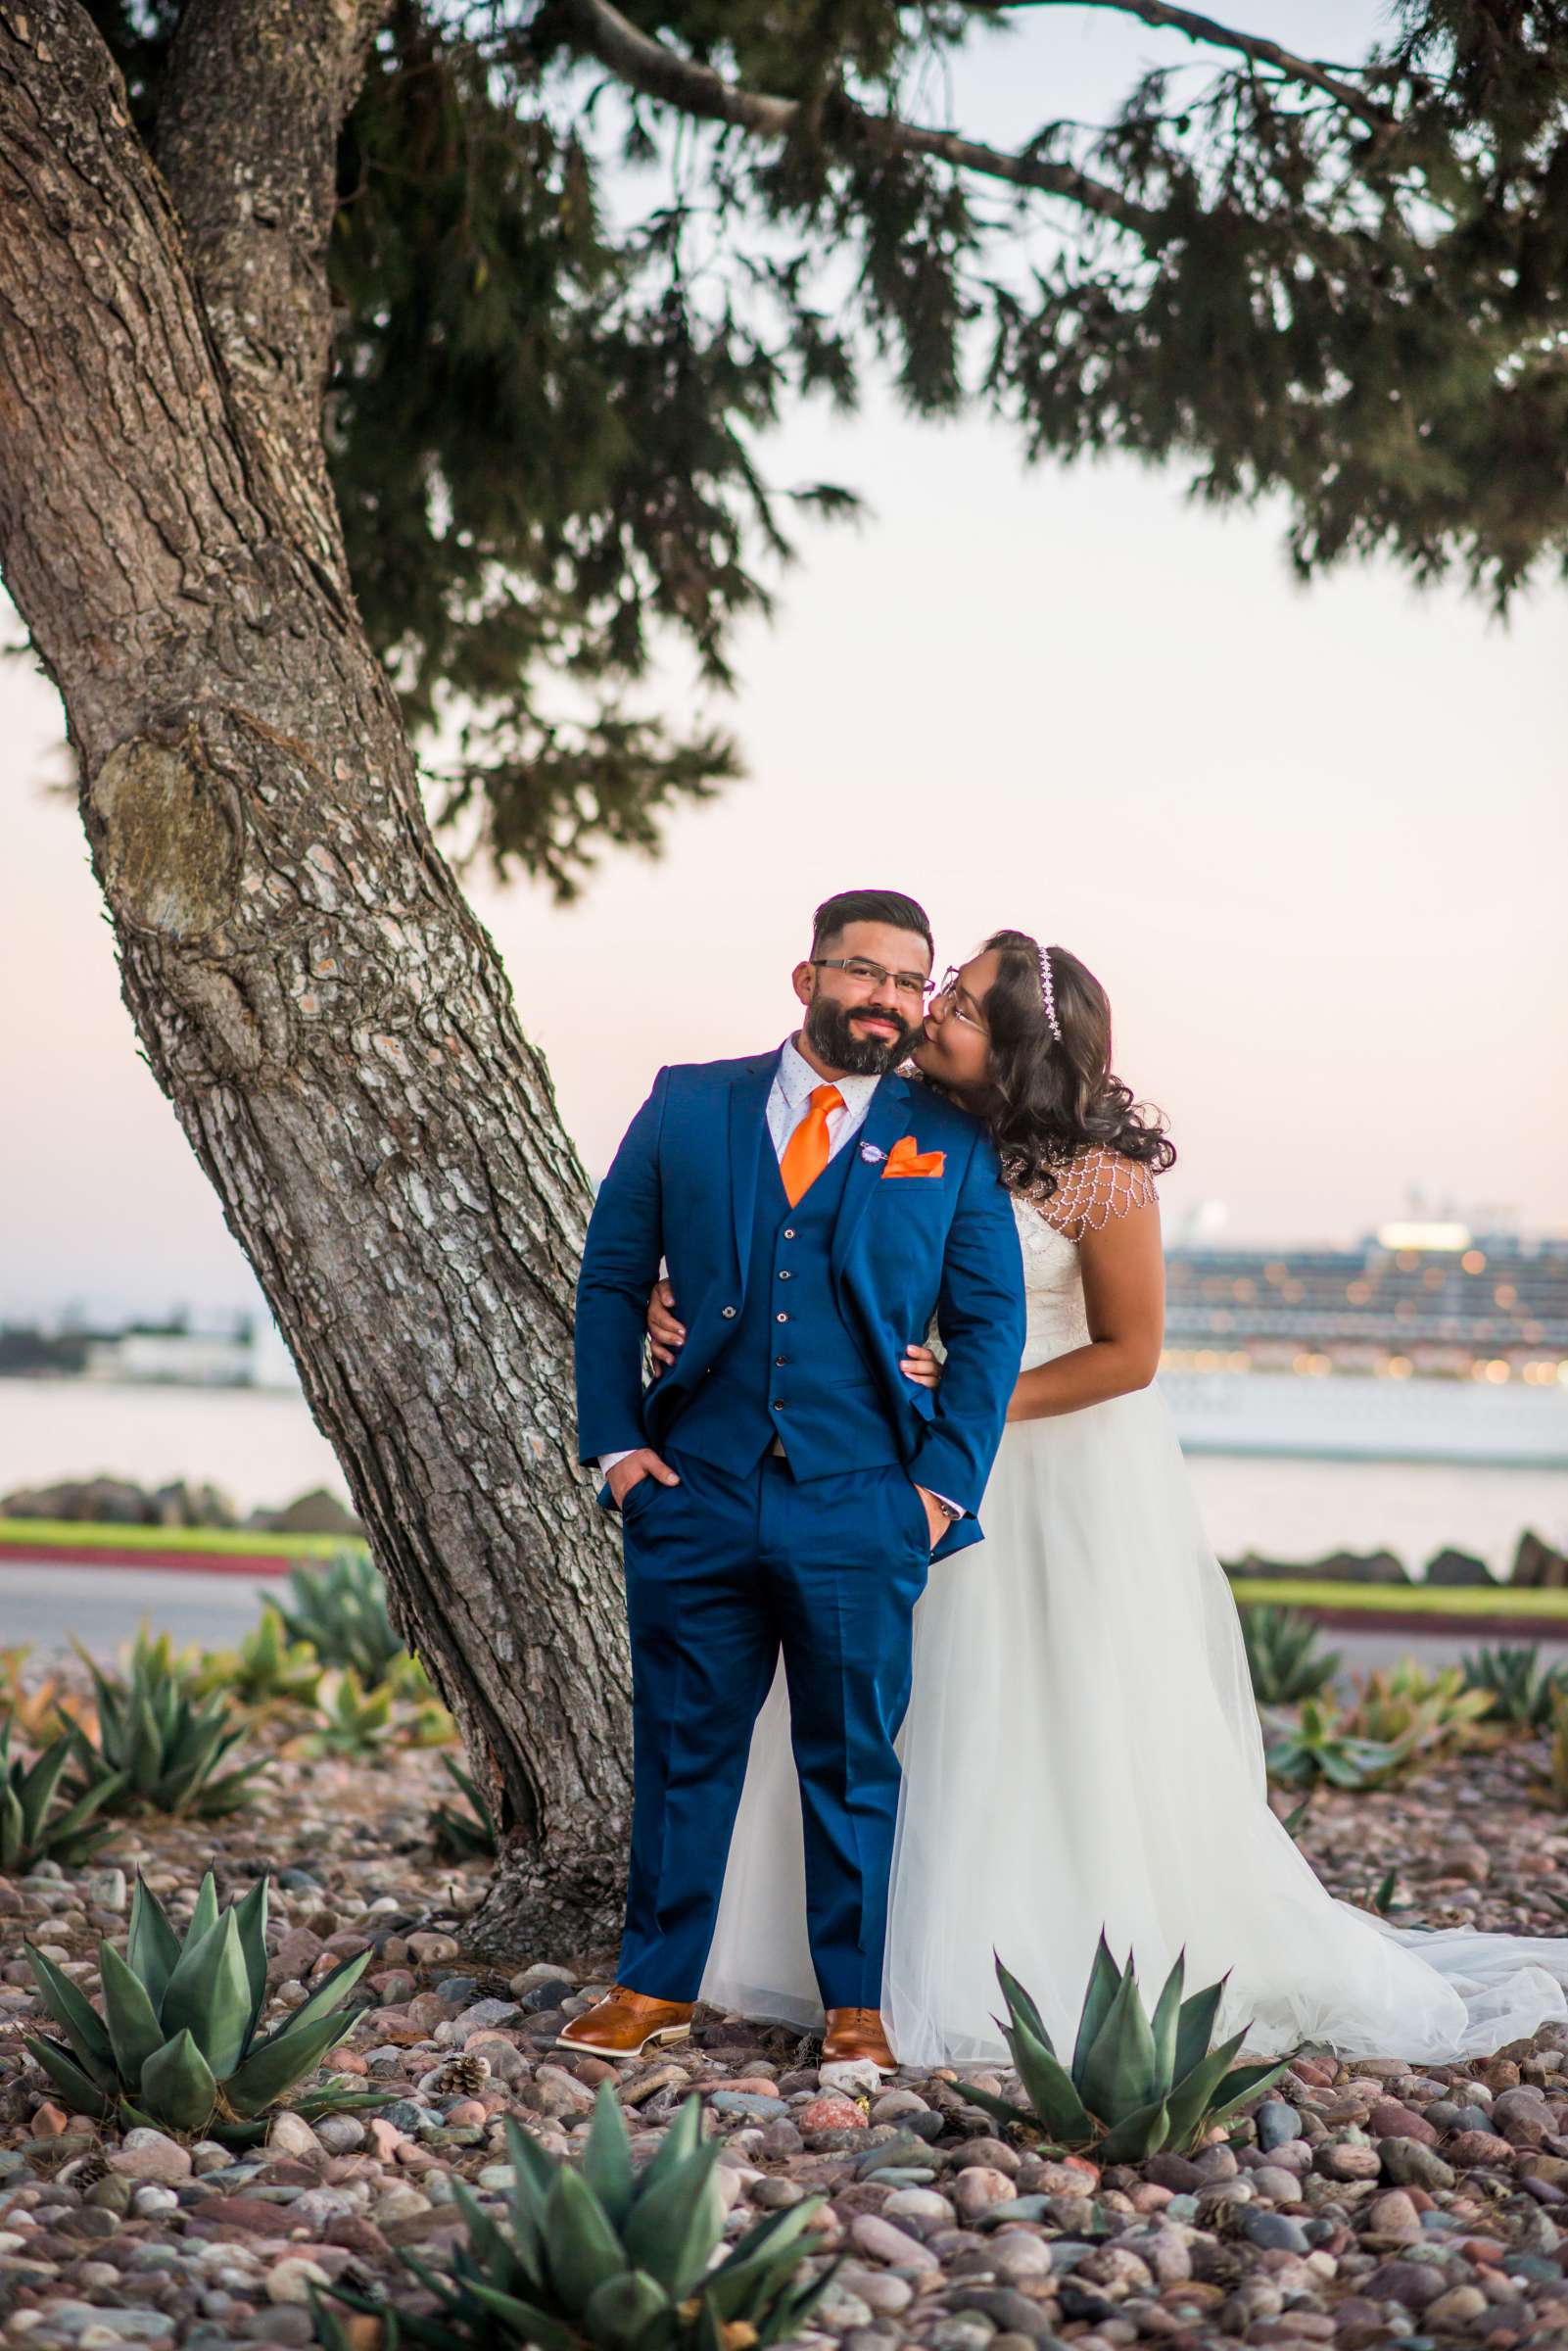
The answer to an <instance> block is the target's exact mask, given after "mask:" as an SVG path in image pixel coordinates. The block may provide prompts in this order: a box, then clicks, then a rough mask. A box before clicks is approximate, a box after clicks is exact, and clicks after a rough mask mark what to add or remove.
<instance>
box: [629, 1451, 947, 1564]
mask: <svg viewBox="0 0 1568 2351" xmlns="http://www.w3.org/2000/svg"><path fill="white" fill-rule="evenodd" d="M645 1477H656V1478H657V1479H658V1481H659V1483H660V1485H661V1486H678V1485H679V1484H680V1482H681V1480H680V1479H679V1478H678V1477H677V1476H676V1474H675V1471H674V1470H673V1469H672V1468H671V1467H670V1464H669V1463H668V1462H661V1461H660V1459H659V1457H658V1455H657V1454H656V1453H655V1452H654V1450H653V1448H652V1446H651V1445H641V1446H639V1448H638V1450H637V1452H636V1453H629V1454H628V1455H627V1457H626V1459H625V1461H624V1462H617V1463H616V1464H615V1466H614V1468H613V1469H612V1470H610V1472H609V1474H608V1477H607V1480H606V1483H607V1484H608V1486H609V1489H610V1498H611V1500H612V1501H613V1502H614V1504H615V1507H616V1509H617V1510H619V1509H620V1507H621V1505H622V1503H623V1502H624V1501H625V1500H626V1497H627V1495H628V1493H629V1492H630V1490H631V1489H632V1487H633V1486H640V1485H641V1483H642V1480H643V1478H645ZM934 1540H935V1537H934V1536H933V1537H932V1541H933V1542H934Z"/></svg>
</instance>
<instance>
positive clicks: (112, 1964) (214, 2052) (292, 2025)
mask: <svg viewBox="0 0 1568 2351" xmlns="http://www.w3.org/2000/svg"><path fill="white" fill-rule="evenodd" d="M266 1902H267V1881H266V1879H265V1878H264V1877H263V1878H259V1879H258V1880H257V1882H256V1884H255V1885H254V1886H253V1887H252V1888H251V1890H250V1892H249V1893H248V1894H247V1895H244V1896H243V1898H242V1899H241V1900H239V1901H237V1902H230V1903H229V1904H228V1905H227V1906H226V1907H225V1908H224V1909H222V1910H219V1908H218V1904H217V1889H216V1886H215V1884H214V1878H213V1873H212V1871H211V1870H209V1871H208V1872H207V1875H206V1876H205V1877H204V1878H203V1880H202V1883H201V1888H200V1890H199V1892H198V1894H197V1896H196V1906H195V1909H194V1910H193V1912H192V1914H191V1922H190V1925H189V1926H188V1927H187V1928H186V1930H185V1934H184V1937H183V1939H182V1938H181V1937H180V1936H179V1935H177V1934H176V1933H175V1930H174V1928H173V1926H172V1925H171V1924H170V1922H169V1919H168V1916H167V1913H166V1911H165V1909H164V1907H163V1904H162V1903H161V1902H160V1901H159V1899H158V1896H157V1895H155V1894H154V1893H153V1892H152V1890H151V1888H150V1887H149V1886H148V1885H147V1883H146V1881H145V1880H144V1879H143V1878H142V1876H141V1874H140V1872H139V1871H138V1873H137V1878H136V1892H135V1895H134V1896H133V1898H132V1901H131V1910H130V1934H129V1937H128V1940H127V1942H126V1946H125V1953H124V1956H123V1958H122V1957H121V1956H120V1954H119V1951H118V1950H117V1949H116V1948H115V1946H114V1944H113V1943H111V1942H110V1941H109V1940H108V1938H107V1936H106V1937H105V1938H103V1940H101V1941H100V1943H99V1945H98V1963H99V1969H100V1980H101V1983H102V1989H103V2010H102V2013H101V2014H100V2012H99V2011H98V2010H97V2009H96V2008H94V2007H93V2006H92V2005H91V2003H90V2002H89V2001H88V1999H87V1997H86V1995H85V1993H83V1992H82V1991H79V1990H78V1989H77V1987H76V1986H75V1985H74V1984H73V1983H72V1982H71V1979H70V1977H69V1976H66V1975H63V1974H62V1973H61V1971H60V1969H59V1968H58V1967H57V1966H56V1965H55V1963H54V1961H53V1960H52V1959H49V1958H47V1957H46V1956H45V1954H44V1953H43V1952H42V1951H40V1950H39V1949H37V1947H36V1946H35V1945H34V1944H33V1943H30V1942H29V1943H26V1945H25V1948H26V1953H27V1962H28V1965H29V1966H30V1967H31V1969H32V1972H33V1975H34V1977H35V1978H36V1979H37V1983H38V1988H39V1991H41V1992H42V1994H43V1999H44V2005H45V2006H46V2008H47V2009H48V2011H49V2014H50V2016H51V2017H52V2018H53V2019H54V2021H55V2023H56V2024H57V2025H59V2026H60V2027H61V2029H62V2030H63V2031H64V2033H65V2036H66V2039H67V2041H68V2042H69V2043H70V2046H69V2047H63V2046H62V2045H61V2043H60V2042H59V2041H57V2040H46V2039H40V2038H38V2037H37V2036H35V2035H31V2034H29V2035H27V2036H26V2037H25V2038H26V2045H27V2047H28V2048H29V2049H30V2050H31V2051H32V2054H33V2055H34V2056H35V2057H36V2058H37V2060H38V2062H39V2064H40V2065H41V2066H42V2067H43V2068H44V2070H45V2072H46V2073H47V2074H48V2076H49V2078H50V2080H51V2081H52V2082H53V2083H54V2085H55V2087H56V2088H57V2089H58V2090H59V2091H60V2093H61V2095H62V2096H63V2098H64V2099H65V2102H66V2104H67V2105H68V2106H69V2107H70V2108H71V2111H72V2112H73V2113H75V2114H88V2115H93V2116H95V2117H97V2118H98V2119H99V2120H100V2121H102V2120H105V2119H107V2118H108V2117H109V2116H111V2115H113V2114H118V2115H119V2119H120V2120H121V2121H122V2122H125V2123H151V2124H152V2125H154V2126H155V2127H156V2128H157V2129H158V2130H160V2131H172V2132H176V2133H181V2134H185V2135H195V2136H198V2137H202V2136H205V2137H213V2138H219V2139H222V2140H225V2141H226V2142H227V2143H229V2144H231V2145H241V2146H243V2145H248V2144H251V2143H253V2142H254V2141H255V2140H257V2139H260V2138H261V2137H263V2136H264V2135H265V2132H266V2125H267V2118H268V2117H269V2115H270V2113H271V2111H272V2109H273V2108H274V2107H276V2106H278V2105H281V2104H285V2103H287V2104H291V2105H293V2106H294V2107H295V2108H296V2109H297V2110H298V2112H300V2113H301V2114H304V2115H307V2116H309V2115H317V2114H328V2113H332V2112H335V2111H338V2110H340V2109H343V2108H346V2107H354V2106H377V2105H381V2104H382V2103H384V2099H383V2097H382V2095H381V2094H380V2093H379V2092H374V2091H370V2092H365V2091H354V2090H347V2089H345V2088H343V2087H342V2086H341V2085H337V2084H333V2085H329V2086H328V2087H326V2088H323V2089H320V2090H315V2091H308V2092H307V2093H306V2094H305V2095H304V2096H291V2094H290V2093H291V2092H293V2091H295V2090H296V2089H297V2088H298V2087H299V2085H300V2084H301V2083H302V2082H305V2081H307V2080H308V2079H309V2076H310V2075H312V2074H313V2073H314V2072H315V2071H316V2069H317V2067H318V2066H319V2065H320V2063H321V2060H322V2059H323V2057H325V2055H326V2054H327V2051H328V2050H329V2049H331V2048H333V2047H335V2046H336V2044H337V2042H338V2041H340V2040H341V2039H343V2036H344V2035H345V2033H347V2032H348V2031H349V2029H350V2027H351V2026H352V2024H353V2023H354V2020H355V2016H356V2010H354V2009H351V2008H344V2007H341V2006H339V2005H338V2004H337V2003H338V2001H339V1999H340V1998H341V1995H342V1994H343V1993H345V1992H347V1991H352V1990H353V1988H354V1986H355V1985H356V1983H357V1981H358V1979H359V1977H360V1975H361V1974H362V1973H363V1971H364V1969H365V1967H366V1966H367V1965H368V1964H369V1960H370V1953H369V1952H368V1951H359V1952H356V1954H355V1955H354V1957H352V1958H350V1959H345V1960H344V1961H343V1963H342V1965H341V1966H338V1967H335V1968H334V1969H333V1970H332V1972H331V1974H330V1975H328V1976H325V1977H323V1979H322V1981H321V1982H320V1983H319V1984H318V1985H316V1986H315V1988H314V1990H313V1991H311V1993H310V1995H309V1998H308V1999H307V2000H306V2001H305V2003H304V2005H303V2006H302V2007H299V2008H296V2009H294V2010H293V2011H292V2012H291V2013H290V2014H289V2015H288V2016H287V2017H285V2018H284V2020H283V2022H282V2023H281V2024H279V2025H276V2026H274V2028H273V2029H272V2031H270V2032H269V2033H264V2034H263V2033H261V2030H260V2027H261V2011H262V2009H263V2007H264V2006H265V2003H266Z"/></svg>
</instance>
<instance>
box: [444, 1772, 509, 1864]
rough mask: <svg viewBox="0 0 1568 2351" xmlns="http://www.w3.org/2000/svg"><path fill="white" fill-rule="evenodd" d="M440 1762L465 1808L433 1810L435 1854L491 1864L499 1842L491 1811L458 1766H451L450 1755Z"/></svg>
mask: <svg viewBox="0 0 1568 2351" xmlns="http://www.w3.org/2000/svg"><path fill="white" fill-rule="evenodd" d="M441 1761H442V1766H443V1768H444V1770H446V1771H447V1772H448V1774H449V1775H450V1776H451V1780H452V1781H453V1783H454V1784H455V1786H456V1788H457V1791H458V1793H459V1795H461V1797H462V1798H463V1799H464V1802H465V1804H466V1807H467V1808H466V1810H464V1809H461V1808H459V1807H458V1806H457V1805H455V1804H438V1805H437V1806H436V1808H435V1811H434V1812H433V1813H432V1814H431V1816H430V1834H431V1839H432V1842H433V1843H434V1845H435V1847H436V1850H437V1852H438V1853H445V1854H446V1855H447V1857H448V1858H449V1859H450V1860H453V1861H482V1860H494V1858H495V1856H496V1855H497V1853H498V1852H499V1850H500V1841H499V1838H498V1837H497V1835H496V1823H495V1821H494V1820H493V1819H492V1818H491V1815H490V1807H489V1806H488V1805H487V1803H486V1802H485V1799H484V1798H483V1797H482V1796H481V1795H480V1793H479V1789H478V1787H477V1786H476V1784H475V1782H474V1781H473V1780H471V1779H470V1778H469V1776H468V1774H467V1772H466V1771H464V1770H463V1768H462V1766H461V1765H460V1764H458V1763H454V1762H453V1761H452V1759H451V1755H443V1756H442V1758H441Z"/></svg>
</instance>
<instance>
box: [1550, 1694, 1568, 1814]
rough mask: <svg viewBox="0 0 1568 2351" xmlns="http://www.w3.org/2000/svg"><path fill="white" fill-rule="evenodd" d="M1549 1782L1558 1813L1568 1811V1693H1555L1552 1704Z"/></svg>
mask: <svg viewBox="0 0 1568 2351" xmlns="http://www.w3.org/2000/svg"><path fill="white" fill-rule="evenodd" d="M1547 1776H1548V1780H1549V1784H1550V1788H1551V1798H1552V1801H1553V1803H1554V1804H1555V1805H1556V1806H1557V1809H1558V1811H1559V1812H1560V1811H1563V1810H1565V1809H1568V1691H1564V1690H1559V1691H1557V1692H1555V1693H1554V1695H1553V1697H1552V1702H1551V1751H1550V1767H1549V1771H1548V1775H1547Z"/></svg>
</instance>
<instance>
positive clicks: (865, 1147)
mask: <svg viewBox="0 0 1568 2351" xmlns="http://www.w3.org/2000/svg"><path fill="white" fill-rule="evenodd" d="M860 1156H861V1158H862V1159H863V1160H865V1161H866V1163H867V1164H868V1166H870V1167H875V1166H876V1165H877V1162H878V1161H879V1159H885V1158H886V1157H887V1154H886V1152H885V1151H884V1150H883V1149H882V1147H881V1145H880V1143H862V1144H861V1146H860Z"/></svg>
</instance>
